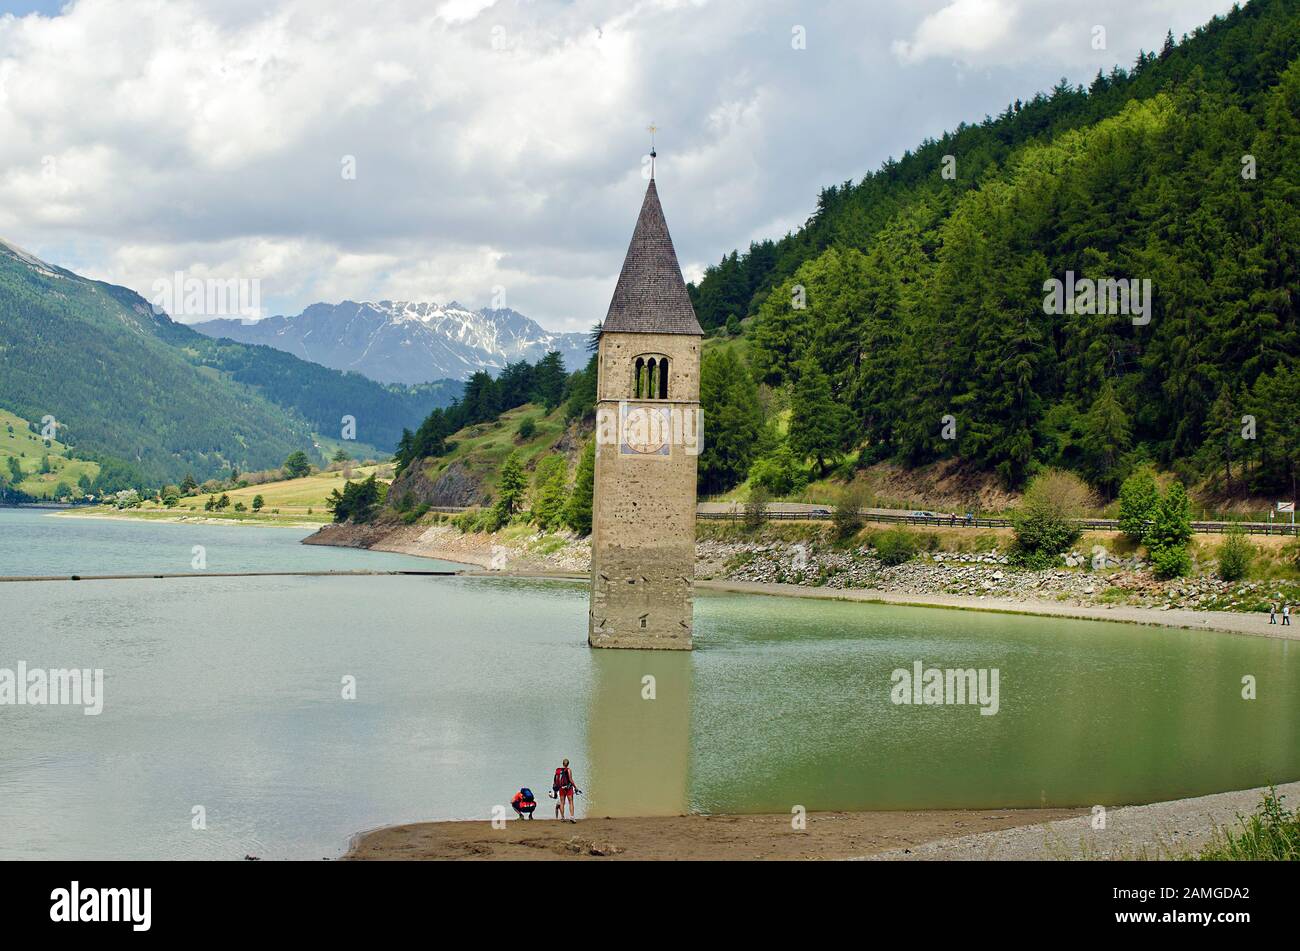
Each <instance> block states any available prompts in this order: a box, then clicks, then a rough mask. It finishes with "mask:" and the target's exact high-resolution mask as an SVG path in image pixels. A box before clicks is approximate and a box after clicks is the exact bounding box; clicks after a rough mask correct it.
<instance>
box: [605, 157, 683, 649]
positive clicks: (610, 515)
mask: <svg viewBox="0 0 1300 951" xmlns="http://www.w3.org/2000/svg"><path fill="white" fill-rule="evenodd" d="M703 339H704V332H703V331H702V330H701V329H700V324H699V321H697V320H696V319H695V309H694V308H693V307H692V306H691V299H690V297H689V296H688V295H687V293H686V283H685V282H684V281H683V280H682V272H681V268H680V267H679V266H678V264H677V254H676V252H675V251H673V241H672V238H671V237H670V236H669V234H668V225H667V224H666V223H665V221H664V213H663V209H662V208H661V207H660V206H659V193H658V192H657V191H656V190H655V182H654V176H653V173H652V175H651V178H650V187H649V188H648V189H646V193H645V201H644V202H643V203H642V205H641V214H640V216H639V217H638V218H637V221H636V230H635V231H634V232H633V233H632V243H631V245H630V246H629V247H628V249H627V257H626V258H625V259H624V261H623V271H622V273H620V274H619V277H618V286H617V287H615V289H614V299H613V300H612V301H610V304H609V313H608V314H607V315H606V317H605V322H604V324H603V326H602V330H601V334H600V349H599V352H598V355H597V366H598V368H599V369H598V378H597V384H596V480H595V498H594V500H593V507H592V530H591V611H590V615H589V617H590V623H589V628H588V635H587V642H588V643H589V644H591V646H592V647H634V648H650V649H667V650H690V649H691V628H692V616H691V615H692V612H691V599H692V594H693V590H694V585H695V470H696V462H697V460H698V456H699V452H700V448H701V442H700V440H701V438H702V436H703V433H702V427H701V424H700V345H701V343H702V342H703Z"/></svg>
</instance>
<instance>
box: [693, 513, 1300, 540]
mask: <svg viewBox="0 0 1300 951" xmlns="http://www.w3.org/2000/svg"><path fill="white" fill-rule="evenodd" d="M695 517H696V518H697V519H703V520H706V521H724V522H725V521H731V522H735V521H741V520H743V519H744V517H745V513H744V512H743V511H737V512H696V513H695ZM764 518H765V519H766V520H768V521H774V522H780V521H785V522H817V521H828V520H829V519H830V518H832V516H831V514H830V513H829V512H783V511H776V512H768V513H767V514H766V515H765V516H764ZM862 519H863V521H866V522H881V523H884V524H893V525H920V526H927V527H930V528H1010V527H1011V519H1009V518H1001V517H995V516H989V517H986V516H980V515H977V516H972V517H969V518H968V517H966V516H965V515H957V516H947V515H884V514H879V513H876V514H872V513H865V512H864V513H863V514H862ZM1079 527H1080V528H1082V529H1083V530H1084V531H1100V532H1115V531H1119V521H1118V520H1117V519H1113V518H1089V519H1083V520H1081V521H1080V522H1079ZM1234 528H1240V529H1241V530H1242V531H1243V532H1245V533H1246V534H1248V535H1297V534H1298V533H1300V526H1296V525H1270V524H1269V523H1268V522H1192V531H1194V532H1200V533H1206V534H1216V535H1223V534H1226V533H1228V532H1229V531H1232V530H1233V529H1234Z"/></svg>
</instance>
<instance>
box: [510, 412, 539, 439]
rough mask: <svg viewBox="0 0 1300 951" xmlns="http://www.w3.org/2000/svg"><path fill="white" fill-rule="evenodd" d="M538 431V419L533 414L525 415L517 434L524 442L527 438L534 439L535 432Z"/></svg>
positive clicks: (516, 431)
mask: <svg viewBox="0 0 1300 951" xmlns="http://www.w3.org/2000/svg"><path fill="white" fill-rule="evenodd" d="M536 432H537V421H536V420H534V419H533V418H532V417H531V416H525V417H524V418H523V419H521V420H520V421H519V428H518V429H516V430H515V435H516V436H517V437H518V438H519V440H520V441H521V442H522V441H523V440H525V439H532V438H533V434H534V433H536Z"/></svg>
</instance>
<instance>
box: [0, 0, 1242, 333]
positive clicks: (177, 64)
mask: <svg viewBox="0 0 1300 951" xmlns="http://www.w3.org/2000/svg"><path fill="white" fill-rule="evenodd" d="M1230 7H1231V2H1230V0H1226V2H1225V0H907V2H899V0H857V2H849V0H839V2H834V0H830V2H822V3H815V2H784V3H781V2H766V0H568V2H553V0H498V2H495V3H494V2H490V0H432V2H431V0H374V2H369V3H357V2H355V0H346V2H345V0H71V2H64V3H54V2H46V0H17V2H6V0H0V239H3V240H6V241H8V242H10V243H12V244H16V245H19V246H21V247H23V248H25V249H26V250H28V251H31V252H33V253H35V254H36V255H37V256H39V257H42V258H44V259H45V260H47V261H50V262H52V263H55V264H59V265H62V266H64V267H67V268H69V269H71V270H74V271H77V272H78V273H82V274H85V275H87V276H89V277H93V278H96V279H100V280H106V281H111V282H113V283H117V284H124V285H126V286H128V287H131V288H133V289H135V290H137V291H139V292H140V293H141V294H143V295H144V296H145V297H146V298H149V299H154V297H155V296H156V292H157V289H158V288H159V286H160V285H159V282H160V281H168V280H171V279H172V276H173V275H175V274H177V273H180V274H182V275H184V276H185V277H186V278H191V279H193V278H197V279H199V280H212V281H231V280H240V281H245V282H256V287H257V288H258V291H259V294H258V297H259V305H260V309H261V312H262V314H263V315H264V316H269V315H271V314H296V313H298V312H300V311H301V310H302V309H303V308H304V307H306V306H307V305H309V304H311V303H314V302H316V301H321V300H324V301H330V302H336V301H340V300H385V299H387V300H417V301H437V302H442V303H446V302H449V301H451V300H456V301H458V302H460V303H461V304H463V305H466V306H470V307H482V306H489V305H491V306H508V307H512V308H514V309H515V310H518V311H520V312H522V313H524V314H527V315H528V316H530V317H532V318H534V319H535V320H537V321H539V322H540V323H541V324H542V325H543V326H545V327H547V328H549V329H552V330H585V329H587V328H589V327H590V326H591V325H592V324H593V323H595V322H596V321H598V320H601V319H602V318H603V317H604V315H605V311H606V309H607V308H608V305H609V298H610V295H611V294H612V293H613V289H614V284H615V281H616V280H617V277H618V271H619V268H620V266H621V264H622V261H623V255H624V253H625V252H626V249H627V244H628V240H629V238H630V237H631V232H632V226H633V224H634V222H635V219H636V215H637V211H638V209H639V207H640V203H641V198H642V195H643V193H644V190H645V186H646V177H645V170H644V163H645V159H646V153H647V152H648V151H649V144H650V135H649V132H648V131H647V129H648V127H649V126H651V125H654V126H655V127H656V128H657V131H656V133H655V143H656V147H657V151H658V159H657V162H656V181H657V184H658V186H659V194H660V198H661V200H662V203H663V206H664V211H665V214H666V216H667V219H668V224H669V227H670V229H671V231H672V234H673V240H674V243H675V245H676V248H677V253H678V258H679V260H680V262H681V264H682V268H683V270H684V272H685V274H686V277H687V279H688V280H698V278H699V277H700V276H701V275H702V274H703V271H704V268H705V267H706V266H708V265H709V264H710V263H714V262H716V261H717V260H718V259H719V258H721V257H722V255H723V254H725V253H727V252H728V251H730V250H731V249H733V248H737V247H740V248H744V247H745V246H747V245H748V244H749V242H750V241H751V240H756V239H762V238H767V237H772V238H776V237H780V236H781V235H783V234H784V233H785V232H786V231H788V230H793V229H796V228H798V226H799V225H800V224H801V223H802V222H803V221H805V220H806V219H807V217H808V215H809V214H810V213H811V212H812V211H813V209H814V207H815V203H816V198H817V193H818V191H819V190H820V189H821V188H823V187H825V186H827V185H830V184H835V183H838V182H842V181H846V180H849V179H854V180H857V179H860V178H861V177H862V176H863V175H864V174H866V173H867V172H869V171H871V170H873V169H876V168H879V167H880V165H881V163H882V162H884V161H885V160H886V159H888V158H889V157H891V156H900V155H901V154H902V153H903V152H904V151H906V150H908V149H909V148H913V147H915V146H916V145H918V144H919V143H920V142H921V141H922V140H923V139H924V138H926V137H937V136H939V135H941V134H942V133H943V132H944V131H945V130H947V129H951V128H953V127H955V126H956V125H957V124H958V123H960V122H962V121H967V122H978V121H980V120H982V119H983V118H984V116H985V115H988V114H994V115H996V114H997V113H999V112H1001V111H1002V109H1003V108H1005V106H1006V105H1007V103H1009V102H1011V101H1012V100H1014V99H1016V98H1029V97H1031V96H1032V95H1033V94H1034V93H1035V92H1037V91H1041V90H1047V89H1050V88H1051V86H1052V85H1053V84H1054V83H1055V82H1057V81H1058V80H1059V79H1060V78H1061V77H1065V78H1067V79H1069V80H1070V81H1071V82H1083V83H1086V82H1088V81H1089V80H1090V79H1091V77H1092V76H1093V75H1094V74H1095V73H1096V71H1097V69H1098V68H1101V69H1105V70H1107V71H1108V70H1109V69H1110V68H1111V67H1112V66H1113V65H1115V64H1117V63H1118V64H1122V65H1124V66H1129V65H1131V64H1132V62H1133V60H1134V59H1135V58H1136V56H1137V53H1138V50H1139V49H1140V48H1141V49H1148V50H1150V49H1153V48H1157V49H1158V48H1159V46H1160V45H1161V43H1162V42H1163V39H1164V36H1165V32H1166V30H1169V29H1172V30H1173V31H1174V33H1175V35H1176V36H1181V35H1182V34H1183V33H1184V32H1187V31H1190V30H1191V29H1193V28H1194V27H1196V26H1197V25H1199V24H1201V23H1204V22H1205V21H1207V20H1209V19H1210V18H1211V17H1212V16H1213V15H1215V14H1222V13H1226V12H1227V11H1228V9H1229V8H1230ZM1098 27H1100V28H1101V32H1098V29H1097V28H1098ZM1099 40H1100V42H1099ZM1098 46H1103V47H1104V48H1100V49H1099V48H1097V47H1098ZM205 316H216V315H214V314H187V315H184V317H183V319H186V320H190V319H203V317H205Z"/></svg>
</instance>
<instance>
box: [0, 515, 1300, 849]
mask: <svg viewBox="0 0 1300 951" xmlns="http://www.w3.org/2000/svg"><path fill="white" fill-rule="evenodd" d="M249 533H252V534H249ZM303 534H305V533H304V532H303V531H293V530H287V529H261V528H248V527H230V526H188V525H170V524H168V525H159V524H148V523H119V522H103V521H91V520H79V519H66V518H54V519H51V518H50V517H48V516H42V515H37V514H35V513H31V512H5V511H0V575H10V574H48V573H65V572H67V573H72V572H77V573H82V574H88V573H94V572H96V571H161V570H186V569H187V568H188V565H189V562H190V547H191V545H193V544H204V545H205V546H207V548H208V564H209V570H223V571H224V570H274V569H281V570H306V569H314V568H321V567H324V568H331V567H333V568H364V567H375V568H384V567H405V566H408V565H412V564H413V565H414V566H415V567H422V568H428V567H431V566H437V565H438V563H436V562H429V561H427V560H423V559H410V558H403V557H401V556H386V555H380V554H376V553H370V552H363V551H349V550H344V549H328V548H326V549H322V548H314V547H308V546H302V545H299V544H298V541H299V539H300V538H301V537H302V536H303ZM218 564H219V565H220V567H218ZM141 565H144V566H146V567H140V566H141ZM585 618H586V591H585V588H584V587H583V586H581V585H578V584H567V583H559V582H544V581H525V580H512V579H498V578H482V577H474V578H421V577H385V576H380V577H335V578H318V577H292V578H202V579H176V580H132V581H103V582H85V581H82V582H19V583H6V584H0V669H2V668H10V669H13V668H15V667H16V665H17V663H18V662H19V661H24V662H26V664H27V665H28V667H29V668H35V667H43V668H67V667H89V668H102V669H103V671H104V692H105V700H104V709H103V712H102V714H100V715H99V716H85V715H84V714H83V713H82V711H81V709H80V708H76V707H66V706H0V858H20V857H51V858H53V857H69V858H72V857H84V858H152V857H160V858H173V857H174V858H200V857H204V858H207V857H211V858H232V859H238V858H242V857H243V856H244V855H245V854H250V853H251V854H254V855H259V856H262V857H265V858H321V857H333V856H337V855H338V854H340V853H341V851H343V850H344V849H345V847H346V844H347V840H348V838H349V836H350V835H352V834H353V833H355V832H357V831H360V830H363V829H366V828H372V827H375V826H378V825H383V824H388V823H393V822H404V821H413V820H427V819H452V818H456V819H474V818H478V819H488V818H490V817H491V815H492V810H493V807H494V806H498V805H501V804H504V803H507V802H508V801H509V796H510V795H511V793H512V792H513V791H514V790H515V789H517V788H518V787H519V786H521V785H527V786H530V787H532V788H533V790H534V791H536V792H537V793H538V794H539V796H540V795H541V794H542V793H543V791H544V790H545V789H546V788H547V787H548V786H549V777H550V775H551V773H552V771H553V769H554V767H555V766H556V765H558V762H559V760H560V758H561V757H564V756H567V757H568V758H569V759H570V760H571V761H572V764H573V768H574V772H575V776H576V779H577V781H578V784H579V785H580V786H581V787H583V789H584V790H585V792H586V795H584V796H582V797H579V799H578V803H579V812H580V814H582V813H583V812H584V811H585V812H587V813H588V814H600V815H633V814H656V813H678V812H682V811H685V810H688V809H690V810H700V811H708V812H783V813H784V812H789V811H790V809H791V808H792V807H793V806H796V805H802V806H804V807H805V808H807V809H809V810H817V809H847V808H856V809H862V808H886V809H889V808H918V807H981V808H982V807H1011V806H1038V805H1051V806H1058V805H1059V806H1065V805H1075V806H1089V805H1094V804H1103V805H1107V806H1111V805H1120V804H1124V803H1133V802H1144V801H1153V800H1158V799H1167V798H1173V797H1181V796H1189V795H1197V794H1204V793H1210V792H1217V791H1222V790H1227V789H1238V788H1244V787H1248V786H1256V785H1261V784H1264V783H1268V782H1282V781H1288V780H1294V779H1297V778H1300V645H1297V644H1293V643H1290V642H1286V641H1279V640H1272V639H1266V638H1251V637H1241V636H1233V635H1226V634H1213V633H1207V632H1191V631H1179V630H1172V629H1163V628H1145V627H1138V626H1132V625H1121V624H1103V623H1096V622H1084V621H1062V620H1055V619H1052V620H1048V619H1042V618H1032V617H1021V616H1008V615H996V614H982V613H975V612H961V611H945V610H933V609H918V608H901V607H891V606H880V605H864V604H847V603H834V602H823V601H808V600H798V599H788V598H769V597H757V596H745V595H722V594H705V593H702V594H701V595H700V596H699V597H698V598H697V603H696V620H697V631H696V644H697V649H696V650H695V651H694V652H692V653H690V654H662V653H648V652H639V651H637V652H633V651H592V650H590V649H589V648H588V647H587V646H586V642H585ZM915 661H921V662H922V663H923V664H924V665H925V666H927V667H941V668H946V667H961V668H989V669H992V668H996V669H997V670H998V671H999V711H998V713H997V714H996V715H995V716H981V715H980V712H979V708H978V707H977V706H973V705H966V706H955V705H953V706H911V705H896V704H894V703H892V702H891V700H890V687H891V672H892V671H893V670H894V669H896V668H905V669H910V668H911V667H912V665H913V663H914V662H915ZM1247 675H1249V676H1252V677H1254V678H1255V680H1256V683H1257V692H1258V699H1255V700H1244V699H1242V696H1241V692H1242V684H1241V681H1242V678H1243V677H1244V676H1247ZM344 678H351V679H353V680H354V681H355V684H356V698H355V699H344V698H343V696H342V692H343V686H342V683H343V680H344ZM646 678H653V681H647V679H646ZM648 683H652V684H653V688H654V691H653V692H654V699H645V696H646V695H647V693H648V688H647V684H648ZM200 806H201V807H202V808H203V810H204V812H205V814H206V824H207V828H206V829H203V830H196V829H194V828H192V817H193V815H194V810H195V807H200ZM549 808H550V803H549V800H546V799H545V798H544V796H543V797H542V805H541V807H540V809H541V810H542V811H545V810H548V809H549Z"/></svg>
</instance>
